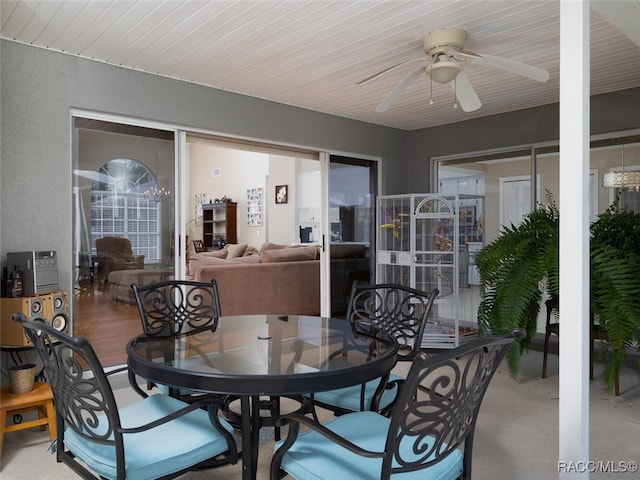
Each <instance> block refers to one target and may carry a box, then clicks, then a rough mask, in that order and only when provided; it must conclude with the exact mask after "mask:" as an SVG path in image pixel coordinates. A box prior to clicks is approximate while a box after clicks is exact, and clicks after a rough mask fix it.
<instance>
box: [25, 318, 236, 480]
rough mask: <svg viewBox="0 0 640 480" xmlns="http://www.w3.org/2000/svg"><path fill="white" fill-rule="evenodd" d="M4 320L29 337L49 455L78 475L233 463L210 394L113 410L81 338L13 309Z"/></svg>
mask: <svg viewBox="0 0 640 480" xmlns="http://www.w3.org/2000/svg"><path fill="white" fill-rule="evenodd" d="M12 320H13V321H17V322H19V323H20V324H21V325H22V326H23V328H24V330H25V333H26V335H27V336H28V337H29V340H31V342H32V343H33V345H34V347H35V349H36V350H37V352H38V354H39V356H40V358H41V360H42V362H43V364H44V367H45V374H46V376H47V380H48V382H49V384H50V385H51V388H52V390H53V400H54V405H55V411H56V423H57V440H56V444H55V451H56V459H57V461H58V462H63V463H65V464H66V465H68V466H69V467H70V468H71V469H72V470H73V471H74V472H75V473H76V474H78V475H79V476H81V477H82V478H86V479H96V480H97V479H98V478H107V479H118V480H121V479H125V478H127V479H135V480H147V479H148V480H150V479H155V478H174V477H177V476H179V475H181V474H183V473H185V472H186V471H188V470H190V469H192V468H194V467H195V466H204V465H208V464H210V463H209V462H211V461H215V460H214V457H218V456H223V457H224V460H226V461H229V462H231V463H235V462H236V461H237V449H236V445H235V441H234V439H233V436H232V427H231V426H230V425H229V424H228V422H226V421H225V420H224V419H222V418H220V417H219V416H218V413H217V412H218V406H217V404H216V403H214V402H212V401H211V399H210V398H207V400H206V401H203V402H200V403H193V404H191V405H188V404H186V403H184V402H182V401H180V400H178V399H176V398H173V397H170V396H168V395H162V394H156V395H152V396H149V397H146V398H143V399H141V400H138V401H137V402H133V403H131V404H130V405H127V406H126V407H122V408H119V407H118V405H117V404H116V401H115V398H114V395H113V391H112V389H111V385H110V384H109V380H108V378H107V374H105V372H104V370H103V369H102V366H101V365H100V362H99V360H98V358H97V356H96V354H95V352H94V350H93V348H92V346H91V344H90V343H89V342H88V341H87V340H86V339H85V338H82V337H77V338H72V337H69V336H67V335H65V334H63V333H62V332H59V331H57V330H55V329H54V328H52V327H50V326H49V325H48V324H46V323H44V322H36V321H30V320H28V319H27V318H26V317H25V316H24V315H22V314H20V313H16V314H13V315H12ZM115 371H119V370H115ZM110 373H113V372H110ZM205 406H206V408H207V410H204V409H203V407H205Z"/></svg>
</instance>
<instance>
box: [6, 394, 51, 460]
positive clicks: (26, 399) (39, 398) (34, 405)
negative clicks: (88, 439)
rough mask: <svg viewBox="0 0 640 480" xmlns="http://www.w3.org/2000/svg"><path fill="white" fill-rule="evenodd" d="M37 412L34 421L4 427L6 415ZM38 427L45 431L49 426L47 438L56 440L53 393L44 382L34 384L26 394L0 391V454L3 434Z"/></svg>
mask: <svg viewBox="0 0 640 480" xmlns="http://www.w3.org/2000/svg"><path fill="white" fill-rule="evenodd" d="M33 411H37V412H38V418H37V419H36V420H29V421H26V422H21V423H16V424H14V425H9V426H5V423H6V420H7V414H12V415H17V414H19V413H25V412H33ZM37 426H40V430H45V429H46V428H47V426H49V438H50V439H51V440H52V441H53V440H54V439H55V438H56V415H55V411H54V409H53V393H52V392H51V387H49V385H47V384H46V383H45V382H35V383H34V384H33V390H31V391H30V392H27V393H19V394H13V393H11V387H3V388H2V390H0V453H1V452H2V446H3V444H4V434H5V433H8V432H15V431H17V430H24V429H25V428H31V427H37Z"/></svg>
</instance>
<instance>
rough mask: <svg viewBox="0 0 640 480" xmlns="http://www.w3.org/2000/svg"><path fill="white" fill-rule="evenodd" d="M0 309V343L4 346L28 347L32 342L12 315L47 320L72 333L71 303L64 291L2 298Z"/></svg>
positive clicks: (65, 331) (67, 332)
mask: <svg viewBox="0 0 640 480" xmlns="http://www.w3.org/2000/svg"><path fill="white" fill-rule="evenodd" d="M0 302H1V310H0V343H1V344H2V346H12V347H27V346H30V345H31V342H30V341H29V339H28V338H27V336H26V335H25V333H24V329H23V328H22V325H20V324H19V323H15V322H13V321H11V315H13V314H14V313H16V312H20V313H22V314H23V315H24V316H25V317H27V318H28V319H29V320H33V321H41V322H46V323H47V324H49V325H50V326H52V327H53V328H55V329H56V330H58V331H60V332H64V333H66V334H67V335H70V334H71V325H70V322H69V316H68V315H69V305H68V302H67V295H66V294H65V293H64V292H54V293H51V294H48V295H35V296H30V297H20V298H2V299H0Z"/></svg>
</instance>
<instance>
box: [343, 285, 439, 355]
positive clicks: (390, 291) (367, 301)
mask: <svg viewBox="0 0 640 480" xmlns="http://www.w3.org/2000/svg"><path fill="white" fill-rule="evenodd" d="M438 293H439V292H438V290H437V289H433V290H432V291H431V292H423V291H421V290H417V289H414V288H410V287H406V286H404V285H400V284H392V283H385V284H366V283H361V282H358V281H356V282H354V284H353V287H352V289H351V297H350V299H349V307H348V310H347V319H348V320H349V321H350V322H351V323H352V324H353V325H354V327H355V329H356V331H359V330H360V331H362V330H364V329H368V330H370V329H371V328H374V329H375V330H377V331H381V332H383V333H385V334H387V335H389V336H390V337H391V338H393V339H395V341H396V342H397V343H398V347H399V351H398V360H411V359H412V358H413V357H415V355H417V353H418V352H419V351H420V347H421V343H422V337H423V334H424V330H425V327H426V323H427V318H428V317H429V314H430V312H431V308H432V306H433V302H434V300H435V298H436V297H437V296H438Z"/></svg>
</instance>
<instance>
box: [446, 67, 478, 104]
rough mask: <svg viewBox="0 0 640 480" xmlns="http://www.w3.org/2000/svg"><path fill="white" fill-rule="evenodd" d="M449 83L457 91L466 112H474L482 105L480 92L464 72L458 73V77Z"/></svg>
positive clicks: (457, 96)
mask: <svg viewBox="0 0 640 480" xmlns="http://www.w3.org/2000/svg"><path fill="white" fill-rule="evenodd" d="M449 85H451V88H452V89H453V91H454V92H455V94H456V98H457V99H458V102H460V107H461V108H462V110H464V111H465V112H473V111H474V110H478V109H479V108H480V107H481V106H482V102H480V99H479V98H478V94H477V93H476V91H475V90H474V88H473V85H471V82H470V81H469V77H467V76H466V75H465V73H464V72H460V73H458V75H457V76H456V78H454V79H453V80H451V81H450V82H449Z"/></svg>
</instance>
